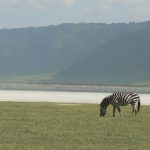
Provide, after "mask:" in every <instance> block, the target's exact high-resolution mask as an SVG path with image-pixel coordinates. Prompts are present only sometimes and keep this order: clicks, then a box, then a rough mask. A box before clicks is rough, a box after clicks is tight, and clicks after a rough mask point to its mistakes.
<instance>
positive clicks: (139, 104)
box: [138, 100, 141, 112]
mask: <svg viewBox="0 0 150 150" xmlns="http://www.w3.org/2000/svg"><path fill="white" fill-rule="evenodd" d="M140 107H141V102H140V100H138V112H139V111H140Z"/></svg>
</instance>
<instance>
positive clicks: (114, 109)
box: [113, 105, 116, 117]
mask: <svg viewBox="0 0 150 150" xmlns="http://www.w3.org/2000/svg"><path fill="white" fill-rule="evenodd" d="M115 112H116V106H114V105H113V117H115V116H116V114H115Z"/></svg>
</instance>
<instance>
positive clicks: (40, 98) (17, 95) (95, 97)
mask: <svg viewBox="0 0 150 150" xmlns="http://www.w3.org/2000/svg"><path fill="white" fill-rule="evenodd" d="M110 94H112V93H110V92H109V93H108V92H107V93H104V92H97V93H93V92H60V91H26V90H21V91H20V90H0V102H53V103H68V104H73V103H75V104H81V103H83V104H99V103H100V102H101V100H102V99H103V98H104V97H106V96H107V95H110ZM139 96H140V99H141V105H150V94H139Z"/></svg>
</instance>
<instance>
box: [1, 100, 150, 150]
mask: <svg viewBox="0 0 150 150" xmlns="http://www.w3.org/2000/svg"><path fill="white" fill-rule="evenodd" d="M122 111H123V116H121V117H120V116H119V115H118V114H117V117H115V118H113V117H112V107H110V108H109V111H108V115H107V116H106V117H105V118H100V117H99V106H98V105H90V104H84V105H73V106H70V105H68V106H64V105H63V106H61V105H58V104H53V103H12V102H1V103H0V149H2V150H110V149H111V150H141V149H143V150H149V149H150V106H142V109H141V112H140V114H138V116H137V117H134V116H132V115H131V108H130V107H122Z"/></svg>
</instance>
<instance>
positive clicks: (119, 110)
mask: <svg viewBox="0 0 150 150" xmlns="http://www.w3.org/2000/svg"><path fill="white" fill-rule="evenodd" d="M117 109H118V112H119V114H120V116H122V113H121V109H120V107H119V106H117Z"/></svg>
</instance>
